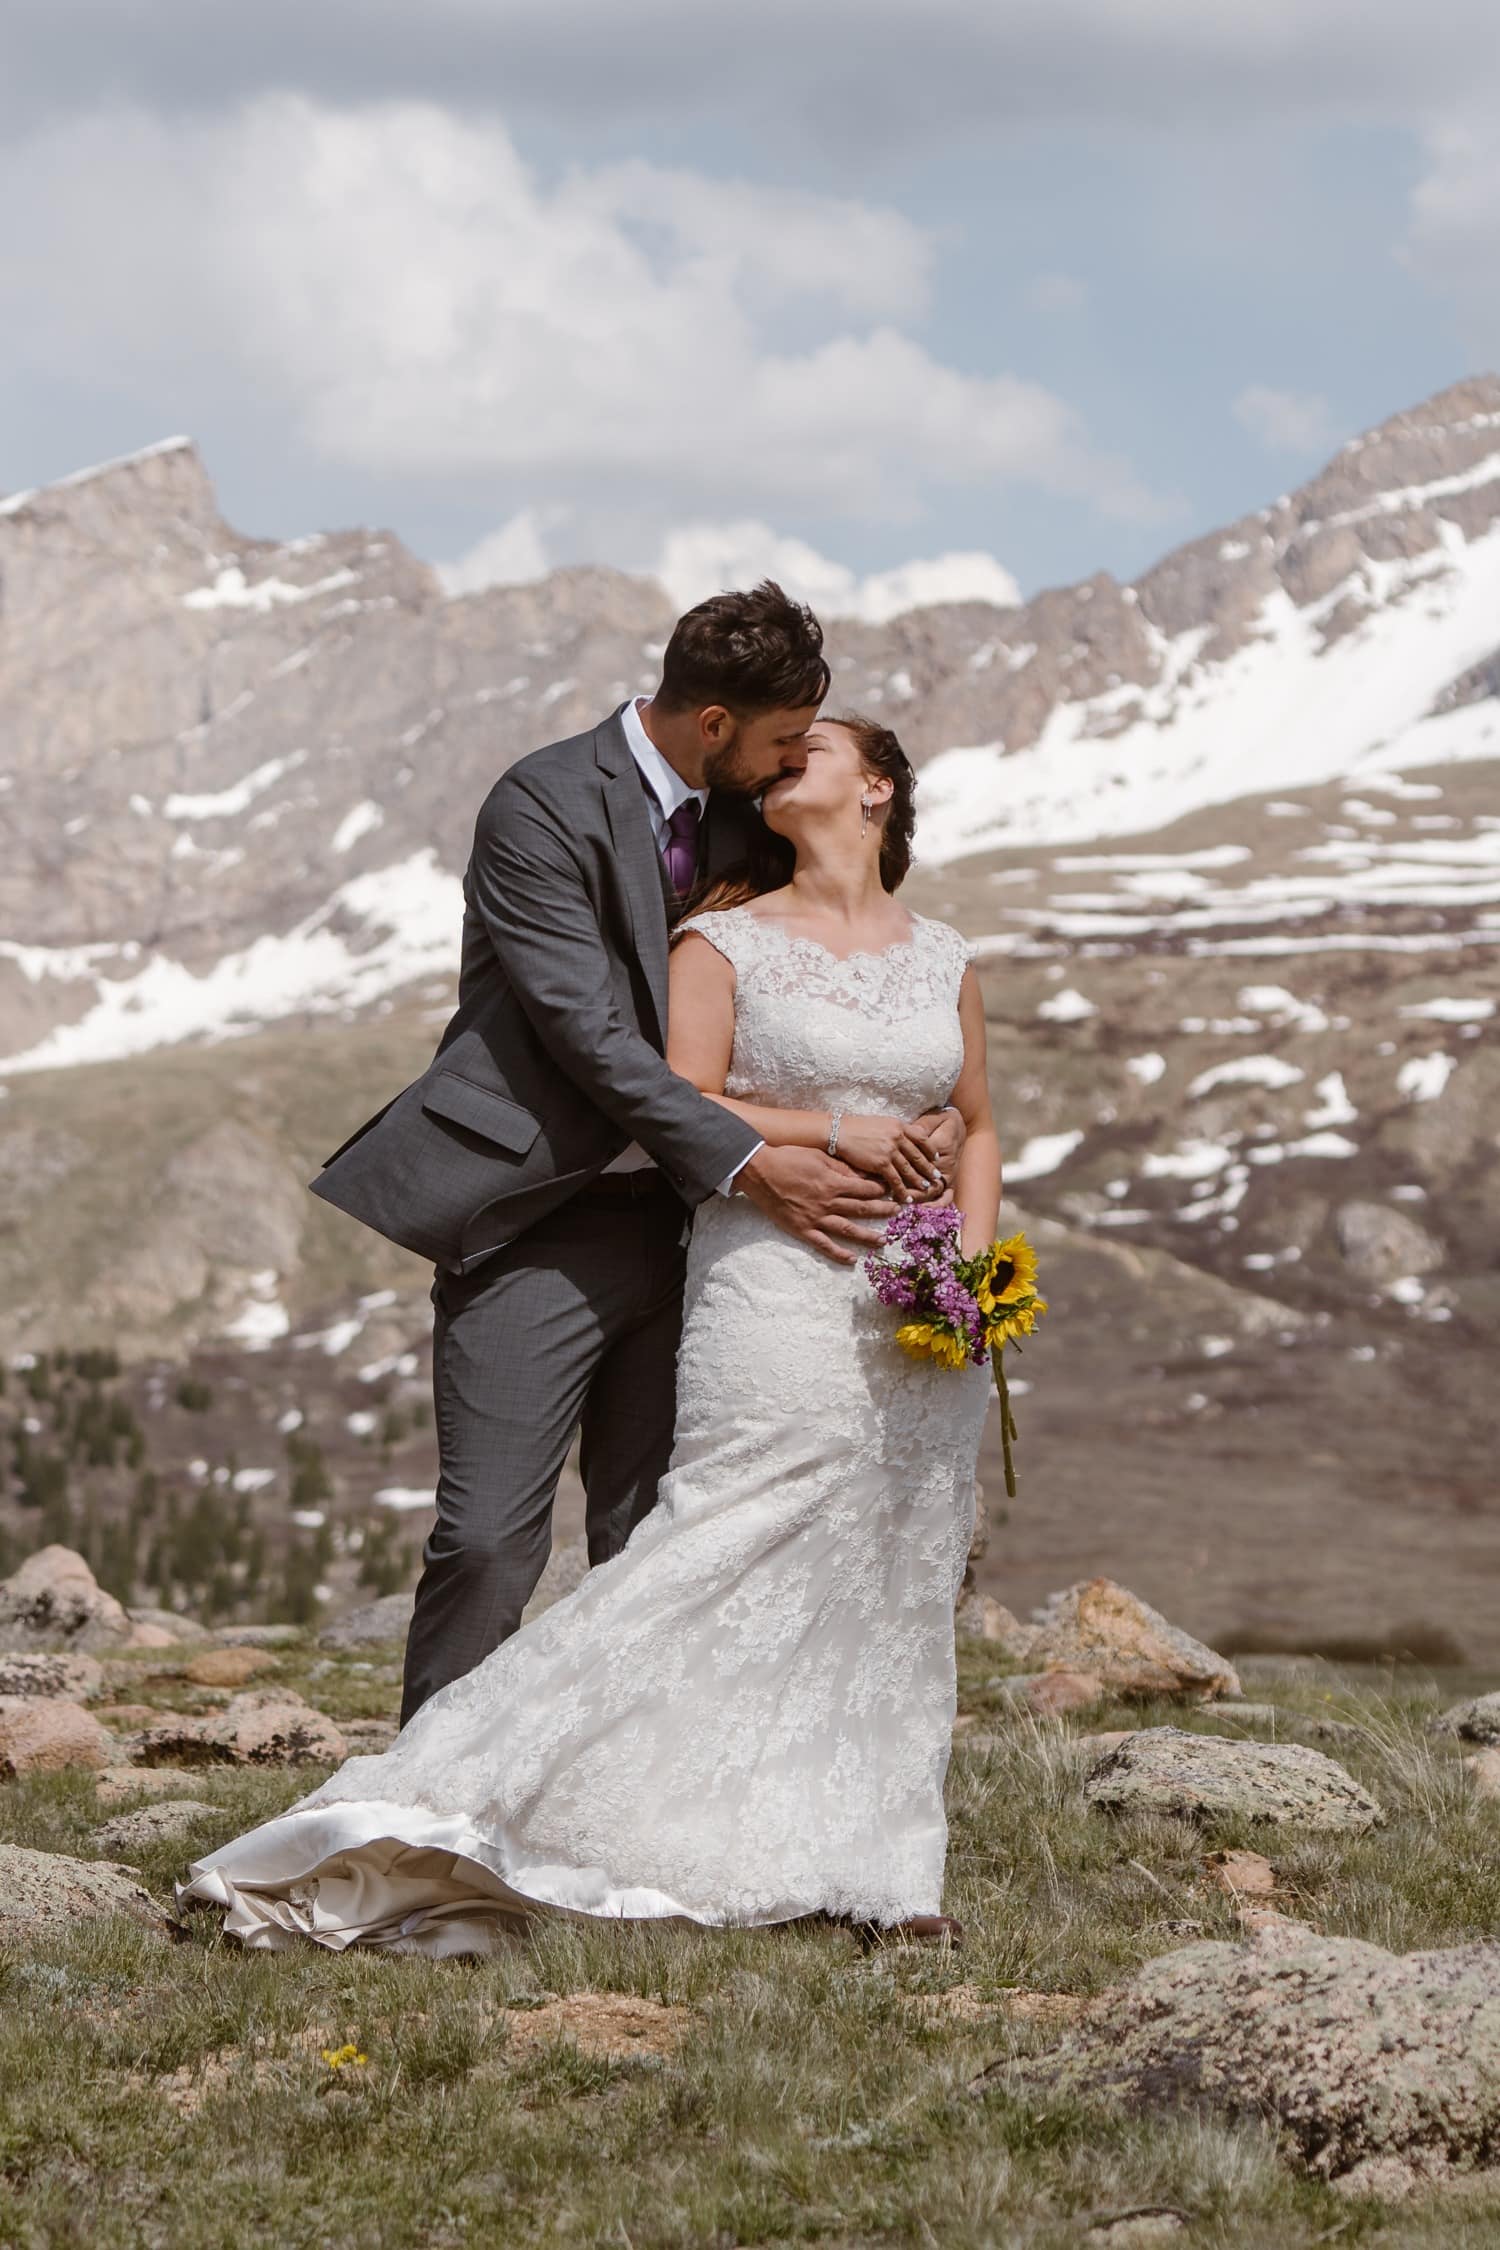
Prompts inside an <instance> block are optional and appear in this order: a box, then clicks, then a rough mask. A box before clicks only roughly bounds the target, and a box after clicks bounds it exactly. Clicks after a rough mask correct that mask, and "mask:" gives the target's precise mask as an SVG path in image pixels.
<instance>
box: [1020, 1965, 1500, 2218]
mask: <svg viewBox="0 0 1500 2250" xmlns="http://www.w3.org/2000/svg"><path fill="white" fill-rule="evenodd" d="M1002 2075H1003V2076H1006V2077H1008V2078H1009V2079H1010V2081H1011V2082H1012V2083H1013V2084H1016V2085H1018V2086H1020V2087H1021V2088H1023V2089H1028V2090H1030V2089H1036V2090H1041V2089H1047V2090H1049V2091H1050V2090H1061V2091H1065V2092H1068V2093H1072V2094H1107V2095H1113V2096H1116V2097H1118V2098H1120V2099H1122V2100H1123V2101H1125V2102H1126V2103H1127V2104H1129V2105H1130V2106H1131V2107H1133V2108H1137V2109H1147V2108H1153V2107H1161V2106H1172V2105H1174V2104H1180V2105H1187V2106H1192V2107H1197V2108H1201V2109H1205V2110H1212V2111H1215V2112H1217V2113H1219V2114H1220V2115H1222V2116H1225V2117H1235V2116H1258V2117H1263V2118H1266V2119H1268V2120H1269V2121H1270V2122H1271V2123H1272V2124H1274V2125H1275V2126H1276V2127H1277V2128H1278V2129H1279V2131H1280V2133H1281V2136H1282V2138H1283V2141H1284V2144H1285V2146H1286V2148H1287V2151H1288V2153H1289V2154H1290V2155H1292V2156H1293V2157H1294V2158H1295V2159H1297V2160H1299V2161H1300V2163H1301V2164H1302V2165H1303V2166H1304V2167H1305V2168H1306V2169H1307V2170H1309V2171H1310V2172H1313V2173H1316V2174H1318V2175H1320V2176H1322V2177H1323V2178H1325V2179H1328V2180H1331V2181H1333V2182H1335V2183H1337V2182H1339V2181H1341V2180H1349V2182H1350V2184H1351V2185H1359V2184H1368V2183H1369V2182H1370V2181H1371V2180H1372V2179H1375V2178H1377V2177H1383V2176H1385V2177H1390V2178H1392V2179H1396V2180H1400V2179H1401V2178H1402V2174H1401V2173H1400V2172H1399V2171H1397V2169H1396V2167H1398V2166H1401V2167H1405V2168H1406V2173H1407V2174H1408V2175H1409V2182H1410V2184H1415V2183H1417V2182H1419V2181H1424V2180H1425V2181H1440V2180H1441V2179H1442V2178H1443V2177H1444V2176H1445V2175H1449V2174H1451V2173H1454V2172H1463V2171H1470V2170H1474V2169H1476V2168H1480V2167H1485V2166H1488V2165H1491V2164H1493V2163H1494V2161H1495V2159H1496V2157H1497V2155H1500V1945H1495V1944H1493V1943H1480V1944H1475V1945H1465V1946H1456V1947H1454V1948H1452V1949H1450V1950H1447V1951H1443V1952H1433V1953H1409V1954H1404V1955H1403V1954H1393V1953H1387V1952H1385V1951H1384V1950H1383V1949H1382V1948H1381V1947H1379V1946H1375V1945H1365V1944H1361V1943H1359V1942H1358V1941H1356V1940H1355V1939H1352V1938H1325V1937H1318V1936H1315V1935H1313V1934H1311V1933H1310V1932H1308V1931H1307V1930H1306V1929H1304V1928H1302V1927H1300V1926H1299V1925H1297V1924H1293V1923H1288V1922H1286V1921H1285V1920H1278V1921H1277V1922H1275V1923H1273V1924H1270V1925H1268V1926H1267V1927H1265V1928H1263V1929H1261V1930H1259V1931H1257V1933H1256V1934H1255V1936H1254V1937H1253V1938H1251V1939H1250V1940H1249V1941H1248V1942H1245V1943H1239V1944H1226V1943H1222V1942H1210V1943H1206V1944H1202V1945H1191V1946H1187V1947H1184V1948H1181V1949H1179V1950H1177V1951H1175V1952H1172V1953H1166V1954H1163V1955H1161V1956H1160V1957H1159V1958H1158V1959H1157V1960H1154V1961H1148V1962H1147V1964H1146V1965H1145V1967H1144V1968H1143V1969H1141V1970H1139V1971H1138V1972H1137V1974H1136V1975H1135V1976H1134V1977H1133V1978H1132V1979H1131V1980H1130V1982H1129V1983H1128V1984H1126V1985H1122V1986H1120V1987H1118V1988H1116V1989H1115V1990H1114V1991H1112V1992H1107V1993H1104V1994H1102V1995H1101V1996H1100V1997H1099V1998H1098V1999H1097V2000H1096V2001H1094V2002H1093V2003H1092V2004H1091V2006H1090V2008H1089V2010H1088V2012H1087V2014H1086V2016H1084V2017H1083V2018H1082V2019H1081V2020H1080V2021H1079V2023H1078V2024H1077V2025H1076V2026H1075V2027H1074V2028H1073V2029H1072V2030H1070V2031H1069V2033H1068V2034H1067V2035H1066V2037H1065V2038H1064V2040H1063V2041H1062V2043H1061V2045H1060V2046H1059V2047H1057V2048H1056V2049H1055V2050H1053V2051H1052V2052H1051V2053H1050V2054H1046V2055H1041V2056H1032V2057H1026V2058H1023V2059H1021V2060H1018V2061H1016V2062H1015V2063H1013V2064H1010V2065H1008V2066H1006V2065H997V2066H995V2067H994V2069H993V2070H992V2072H991V2073H990V2074H989V2077H990V2079H991V2081H992V2082H993V2081H995V2080H998V2079H999V2078H1000V2077H1001V2076H1002ZM1377 2167H1378V2168H1379V2169H1378V2170H1377V2169H1376V2168H1377ZM1356 2176H1357V2177H1356Z"/></svg>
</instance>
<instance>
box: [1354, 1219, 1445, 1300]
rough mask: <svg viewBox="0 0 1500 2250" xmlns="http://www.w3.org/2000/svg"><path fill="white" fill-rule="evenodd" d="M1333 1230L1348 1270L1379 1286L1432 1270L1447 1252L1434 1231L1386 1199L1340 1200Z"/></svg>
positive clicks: (1439, 1263)
mask: <svg viewBox="0 0 1500 2250" xmlns="http://www.w3.org/2000/svg"><path fill="white" fill-rule="evenodd" d="M1333 1231H1334V1234H1335V1236H1336V1237H1337V1240H1338V1246H1339V1252H1340V1255H1341V1256H1342V1258H1343V1260H1344V1263H1345V1264H1346V1265H1347V1266H1348V1267H1349V1269H1350V1271H1351V1272H1352V1273H1355V1274H1358V1276H1359V1277H1360V1279H1361V1280H1362V1281H1371V1282H1374V1283H1376V1284H1377V1285H1379V1286H1384V1284H1385V1283H1387V1282H1391V1281H1395V1280H1397V1279H1399V1277H1400V1276H1401V1275H1403V1274H1408V1273H1432V1272H1433V1271H1434V1270H1435V1269H1436V1268H1437V1267H1438V1266H1440V1265H1441V1264H1442V1263H1443V1261H1444V1259H1445V1258H1446V1256H1447V1251H1446V1250H1445V1249H1444V1247H1443V1245H1442V1243H1441V1242H1440V1241H1439V1240H1438V1238H1437V1236H1436V1235H1434V1234H1430V1233H1429V1232H1428V1230H1427V1228H1426V1227H1424V1226H1422V1225H1421V1224H1420V1223H1419V1222H1418V1221H1417V1220H1416V1219H1414V1218H1413V1217H1412V1216H1411V1213H1410V1212H1409V1211H1396V1210H1393V1209H1392V1208H1391V1206H1390V1205H1389V1204H1388V1203H1361V1202H1351V1203H1341V1204H1340V1205H1339V1208H1338V1210H1337V1211H1336V1212H1335V1213H1334V1220H1333Z"/></svg>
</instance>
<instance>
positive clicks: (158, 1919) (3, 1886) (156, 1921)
mask: <svg viewBox="0 0 1500 2250" xmlns="http://www.w3.org/2000/svg"><path fill="white" fill-rule="evenodd" d="M111 1914H128V1915H129V1916H130V1918H131V1920H132V1921H135V1922H145V1923H147V1924H149V1925H150V1927H151V1928H153V1929H158V1930H161V1929H164V1928H165V1925H166V1916H165V1914H164V1913H163V1911H162V1909H161V1907H160V1906H158V1905H157V1903H156V1900H155V1899H154V1898H153V1897H152V1896H151V1893H150V1892H149V1891H148V1890H146V1889H145V1888H143V1886H142V1883H141V1879H140V1877H139V1875H138V1874H137V1873H136V1871H135V1869H134V1868H133V1867H120V1866H117V1865H116V1864H115V1863H114V1862H113V1861H111V1860H107V1859H69V1858H67V1857H66V1856H65V1855H64V1854H63V1853H62V1852H32V1851H26V1850H25V1849H23V1847H22V1846H21V1845H19V1844H0V1932H3V1933H6V1934H8V1935H11V1936H16V1935H18V1934H20V1933H21V1932H22V1931H24V1932H26V1933H27V1934H29V1933H31V1932H32V1931H35V1930H43V1929H66V1928H67V1927H68V1926H69V1925H70V1924H72V1923H76V1922H95V1921H99V1920H102V1919H103V1918H104V1917H106V1916H108V1915H111Z"/></svg>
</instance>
